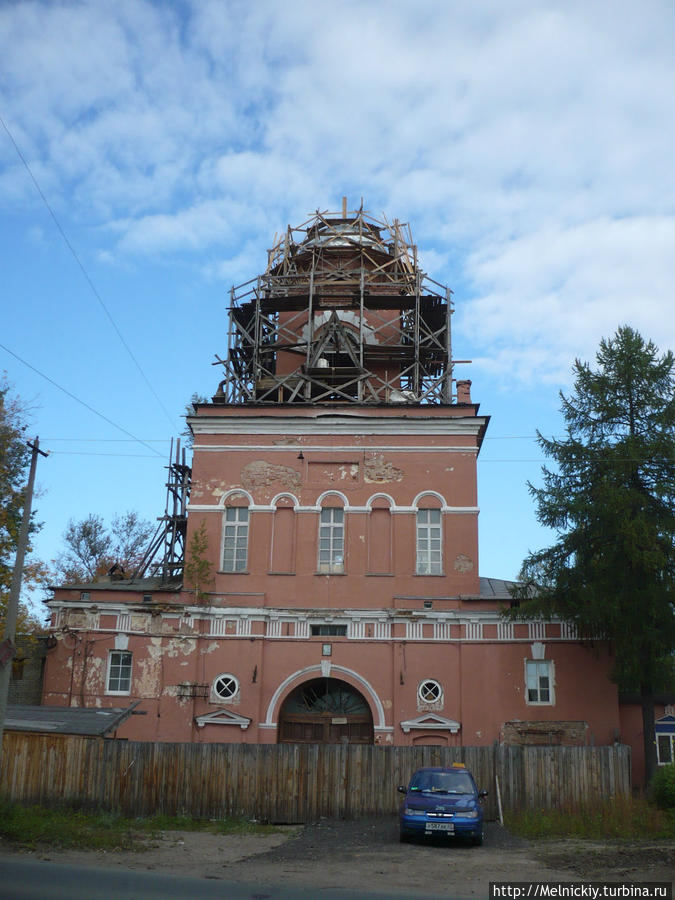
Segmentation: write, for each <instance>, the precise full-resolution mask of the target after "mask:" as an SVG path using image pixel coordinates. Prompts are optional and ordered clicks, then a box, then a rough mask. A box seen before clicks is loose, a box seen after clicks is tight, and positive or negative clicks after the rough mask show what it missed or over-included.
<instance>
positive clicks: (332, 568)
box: [316, 506, 347, 575]
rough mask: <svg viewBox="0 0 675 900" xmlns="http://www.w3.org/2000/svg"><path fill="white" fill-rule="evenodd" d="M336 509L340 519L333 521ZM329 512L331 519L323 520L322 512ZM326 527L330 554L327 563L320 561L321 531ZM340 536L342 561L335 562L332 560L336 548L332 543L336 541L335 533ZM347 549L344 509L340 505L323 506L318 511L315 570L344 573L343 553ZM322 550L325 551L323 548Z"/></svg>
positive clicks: (323, 572)
mask: <svg viewBox="0 0 675 900" xmlns="http://www.w3.org/2000/svg"><path fill="white" fill-rule="evenodd" d="M336 510H339V511H340V512H341V513H342V521H340V522H335V521H334V520H333V517H334V513H335V511H336ZM327 511H330V512H331V521H330V522H323V521H322V519H321V517H322V515H323V513H324V512H327ZM324 528H325V529H327V533H328V537H327V540H328V544H329V546H328V551H327V552H328V553H329V554H330V559H329V562H328V563H322V562H321V552H322V551H321V532H322V530H323V529H324ZM338 534H339V536H340V541H341V542H342V562H340V563H336V562H334V561H333V557H334V554H335V553H336V548H335V547H334V543H335V542H336V538H337V535H338ZM325 539H326V538H324V540H325ZM346 549H347V541H346V529H345V511H344V507H342V506H323V507H322V508H321V511H320V513H319V531H318V547H317V552H316V570H317V572H318V573H319V574H320V575H344V573H345V570H346V566H345V554H346ZM324 552H326V551H325V550H324Z"/></svg>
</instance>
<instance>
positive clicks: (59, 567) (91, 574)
mask: <svg viewBox="0 0 675 900" xmlns="http://www.w3.org/2000/svg"><path fill="white" fill-rule="evenodd" d="M153 532H154V526H153V525H152V523H151V522H148V521H146V520H144V519H141V518H140V516H139V515H138V513H136V512H133V511H130V512H126V513H124V515H121V516H115V518H114V519H113V520H112V523H111V526H110V528H108V527H107V526H106V524H105V522H104V521H103V519H102V518H101V516H98V515H96V514H93V513H92V514H91V515H89V516H87V518H86V519H82V520H81V521H80V522H76V521H74V520H73V519H71V520H70V522H69V523H68V527H67V528H66V531H65V533H64V535H63V540H64V543H65V545H66V548H65V550H64V551H63V552H62V553H60V554H59V556H58V557H57V558H56V560H55V563H54V570H53V577H54V578H56V579H58V580H59V581H61V582H63V583H64V584H77V583H82V582H87V581H96V580H97V579H98V578H100V577H101V575H105V573H106V572H107V571H108V570H109V569H110V568H112V566H113V565H115V564H117V565H119V566H121V567H122V569H123V570H124V572H125V573H126V574H127V575H128V576H129V575H131V574H132V573H133V571H134V569H135V568H136V566H137V565H138V563H139V562H140V561H141V558H142V556H143V553H144V551H145V549H146V546H147V544H148V542H149V541H150V538H151V537H152V534H153Z"/></svg>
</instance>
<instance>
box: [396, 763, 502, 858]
mask: <svg viewBox="0 0 675 900" xmlns="http://www.w3.org/2000/svg"><path fill="white" fill-rule="evenodd" d="M398 791H399V793H401V794H405V800H404V801H403V802H402V803H401V806H400V807H399V811H398V818H399V826H400V835H401V841H403V842H406V841H409V840H410V839H411V838H413V837H424V836H425V835H426V836H429V835H447V836H449V837H468V838H471V840H472V841H473V843H474V844H478V845H480V844H482V843H483V807H482V804H481V802H480V801H481V800H482V798H483V797H487V791H479V790H478V788H477V787H476V782H475V781H474V780H473V776H472V775H471V773H470V772H469V771H468V770H467V769H466V768H465V767H464V766H460V765H458V764H455V765H453V766H452V768H449V769H443V768H440V767H429V768H425V769H418V770H417V771H416V772H415V774H414V775H413V777H412V778H411V779H410V784H409V785H408V787H403V785H401V786H400V787H399V788H398Z"/></svg>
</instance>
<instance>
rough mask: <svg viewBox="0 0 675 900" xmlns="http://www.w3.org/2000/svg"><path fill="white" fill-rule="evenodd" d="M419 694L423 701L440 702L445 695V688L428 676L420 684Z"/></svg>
mask: <svg viewBox="0 0 675 900" xmlns="http://www.w3.org/2000/svg"><path fill="white" fill-rule="evenodd" d="M417 696H418V697H419V698H420V700H421V701H422V703H438V701H439V700H440V699H441V698H442V697H443V688H442V687H441V686H440V684H439V683H438V682H437V681H434V680H433V679H431V678H428V679H427V680H426V681H422V682H421V683H420V686H419V687H418V688H417Z"/></svg>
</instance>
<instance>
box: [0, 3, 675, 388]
mask: <svg viewBox="0 0 675 900" xmlns="http://www.w3.org/2000/svg"><path fill="white" fill-rule="evenodd" d="M673 25H675V10H674V8H673V7H672V6H671V5H670V4H668V3H667V2H666V0H663V2H658V0H651V2H646V3H643V4H642V5H641V6H640V7H637V6H635V5H633V4H629V3H627V2H614V0H605V2H598V3H596V4H590V5H589V4H582V3H581V2H570V3H567V4H564V5H561V4H557V3H539V2H529V0H520V2H513V3H510V4H508V5H503V6H497V7H494V6H493V5H492V4H481V3H477V4H471V5H466V6H459V5H457V4H439V3H436V2H420V3H415V4H412V3H406V2H399V3H397V4H393V5H392V4H391V3H385V2H383V0H381V2H371V3H368V4H363V3H361V2H356V0H349V2H346V3H342V4H340V5H333V6H330V7H328V6H327V5H325V4H316V3H309V2H307V0H296V2H294V3H292V4H279V3H276V2H271V0H270V2H263V0H260V2H256V3H254V4H245V3H228V4H223V3H221V2H216V0H202V2H194V3H187V4H185V5H181V6H178V5H176V6H173V5H166V4H157V5H156V4H153V3H151V2H147V0H121V2H119V3H116V4H104V5H101V4H98V3H94V2H84V3H75V2H70V0H65V2H61V3H58V4H52V3H39V2H24V3H22V4H11V5H9V4H8V5H5V6H4V7H2V9H0V33H2V34H4V38H3V39H2V47H0V51H1V52H2V54H3V74H2V76H1V77H2V88H3V92H4V94H5V96H6V97H7V98H8V104H7V107H6V115H7V121H8V124H9V125H10V127H11V128H12V131H13V133H14V134H15V136H16V139H17V141H18V142H19V143H20V145H21V147H22V148H23V150H24V152H25V154H26V156H27V158H28V159H29V161H30V164H31V167H32V169H33V171H34V172H35V175H36V177H37V178H38V180H39V182H40V184H41V186H42V187H43V189H44V190H45V192H46V193H47V195H48V196H49V198H50V200H52V201H53V202H54V204H55V207H56V208H57V210H58V211H59V214H60V215H64V216H67V217H68V219H69V220H70V221H74V222H77V224H78V226H79V227H80V228H85V229H90V231H91V234H92V239H95V240H96V241H97V242H98V244H99V246H97V248H96V252H97V253H98V254H99V257H98V258H100V259H105V260H108V261H110V260H111V259H113V258H115V256H119V255H124V254H130V255H133V257H134V258H136V259H137V258H138V256H139V255H144V254H145V255H155V254H163V255H165V254H167V253H170V254H173V255H179V254H182V253H185V254H188V255H189V256H190V257H191V258H192V259H193V260H194V262H195V263H196V265H197V267H198V269H199V270H200V271H201V272H202V273H204V275H205V277H207V278H209V279H211V278H219V277H222V278H229V277H231V274H232V273H240V271H241V269H242V267H243V266H244V265H245V264H246V263H247V262H248V261H251V264H252V265H254V266H255V268H253V269H252V270H251V271H249V272H244V273H243V279H246V278H248V277H252V276H254V275H255V274H257V272H258V271H260V270H261V268H262V267H263V266H264V261H265V250H266V249H267V248H268V247H269V246H270V244H271V240H272V236H273V233H274V232H275V231H280V230H281V229H283V227H284V226H285V224H286V223H287V222H288V221H290V222H291V223H292V224H296V223H297V222H298V221H302V220H303V219H304V218H305V216H306V215H307V213H308V212H309V211H310V210H312V209H315V208H317V207H322V208H325V207H326V206H329V207H333V208H335V207H336V206H338V205H339V201H340V197H341V196H342V194H343V193H347V194H348V196H349V200H350V203H352V204H358V202H359V201H360V198H361V196H363V198H364V201H365V205H366V207H367V208H369V209H371V210H372V211H373V212H374V213H375V214H376V215H379V213H380V211H382V210H384V211H386V212H387V214H388V215H390V216H391V217H394V216H396V217H398V218H400V219H403V220H407V221H410V222H411V224H412V226H413V232H414V234H415V237H416V238H417V240H418V242H419V243H420V245H421V250H422V257H421V258H422V263H423V266H424V268H425V269H426V270H427V271H429V273H430V274H431V275H432V276H433V277H434V278H437V279H438V280H440V281H447V282H448V283H449V284H450V285H451V286H453V287H456V286H457V282H460V291H458V294H457V296H456V299H457V308H458V320H457V323H458V324H460V323H461V327H462V328H463V329H466V332H467V334H471V335H472V337H473V338H474V339H475V340H476V341H480V342H482V343H481V347H482V348H483V349H484V353H483V354H482V362H481V365H483V366H484V367H485V368H486V369H488V368H489V369H491V370H495V371H496V370H500V371H505V370H507V369H508V370H509V372H511V373H514V374H516V375H517V376H518V377H520V378H523V379H524V380H526V381H528V380H533V379H539V378H545V379H558V378H559V377H560V373H561V372H562V371H563V370H564V371H565V372H567V371H569V363H570V360H571V358H572V357H573V356H575V355H584V354H585V355H589V353H592V348H593V347H594V346H595V345H596V343H597V339H598V337H599V336H600V335H601V334H607V333H609V332H611V331H613V330H614V328H615V327H616V325H617V324H619V323H620V322H624V321H628V322H630V323H631V324H635V325H637V326H638V327H640V328H642V329H644V332H645V334H646V335H649V336H653V335H655V336H657V337H659V338H660V340H661V341H668V342H672V339H673V332H672V330H670V331H669V330H668V327H669V326H667V325H666V326H665V327H664V319H665V318H667V316H666V315H664V313H665V312H667V310H668V309H669V304H670V298H669V295H668V293H667V291H668V290H669V286H670V284H672V282H673V274H674V273H673V268H672V262H671V257H672V238H673V219H672V218H671V216H672V215H673V211H672V196H673V194H674V189H675V184H674V176H673V167H672V163H671V156H672V146H673V144H674V143H675V133H674V132H675V124H674V123H675V95H674V94H673V92H672V89H671V85H672V74H673V61H672V48H671V40H670V37H671V36H672V33H673ZM0 162H2V164H3V166H4V167H5V171H4V173H2V174H0V194H1V195H2V196H3V197H4V199H5V202H6V203H7V204H10V205H13V206H14V207H18V206H19V205H25V204H26V203H31V204H32V203H35V202H36V200H35V196H34V189H33V186H32V185H31V184H30V182H29V180H28V179H27V178H26V175H25V172H23V171H22V168H21V166H20V165H18V164H17V163H16V158H15V154H14V151H13V148H11V146H9V145H8V142H6V141H5V142H3V143H2V144H0ZM106 240H107V244H106V243H105V241H106ZM101 242H103V244H101ZM256 247H257V248H258V249H257V251H256V249H255V248H256ZM425 249H426V252H425ZM637 298H639V299H637ZM670 318H671V319H672V316H671V317H670ZM670 327H672V326H670ZM516 355H517V358H518V366H517V367H516V369H515V370H514V363H513V360H514V357H515V356H516Z"/></svg>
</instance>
